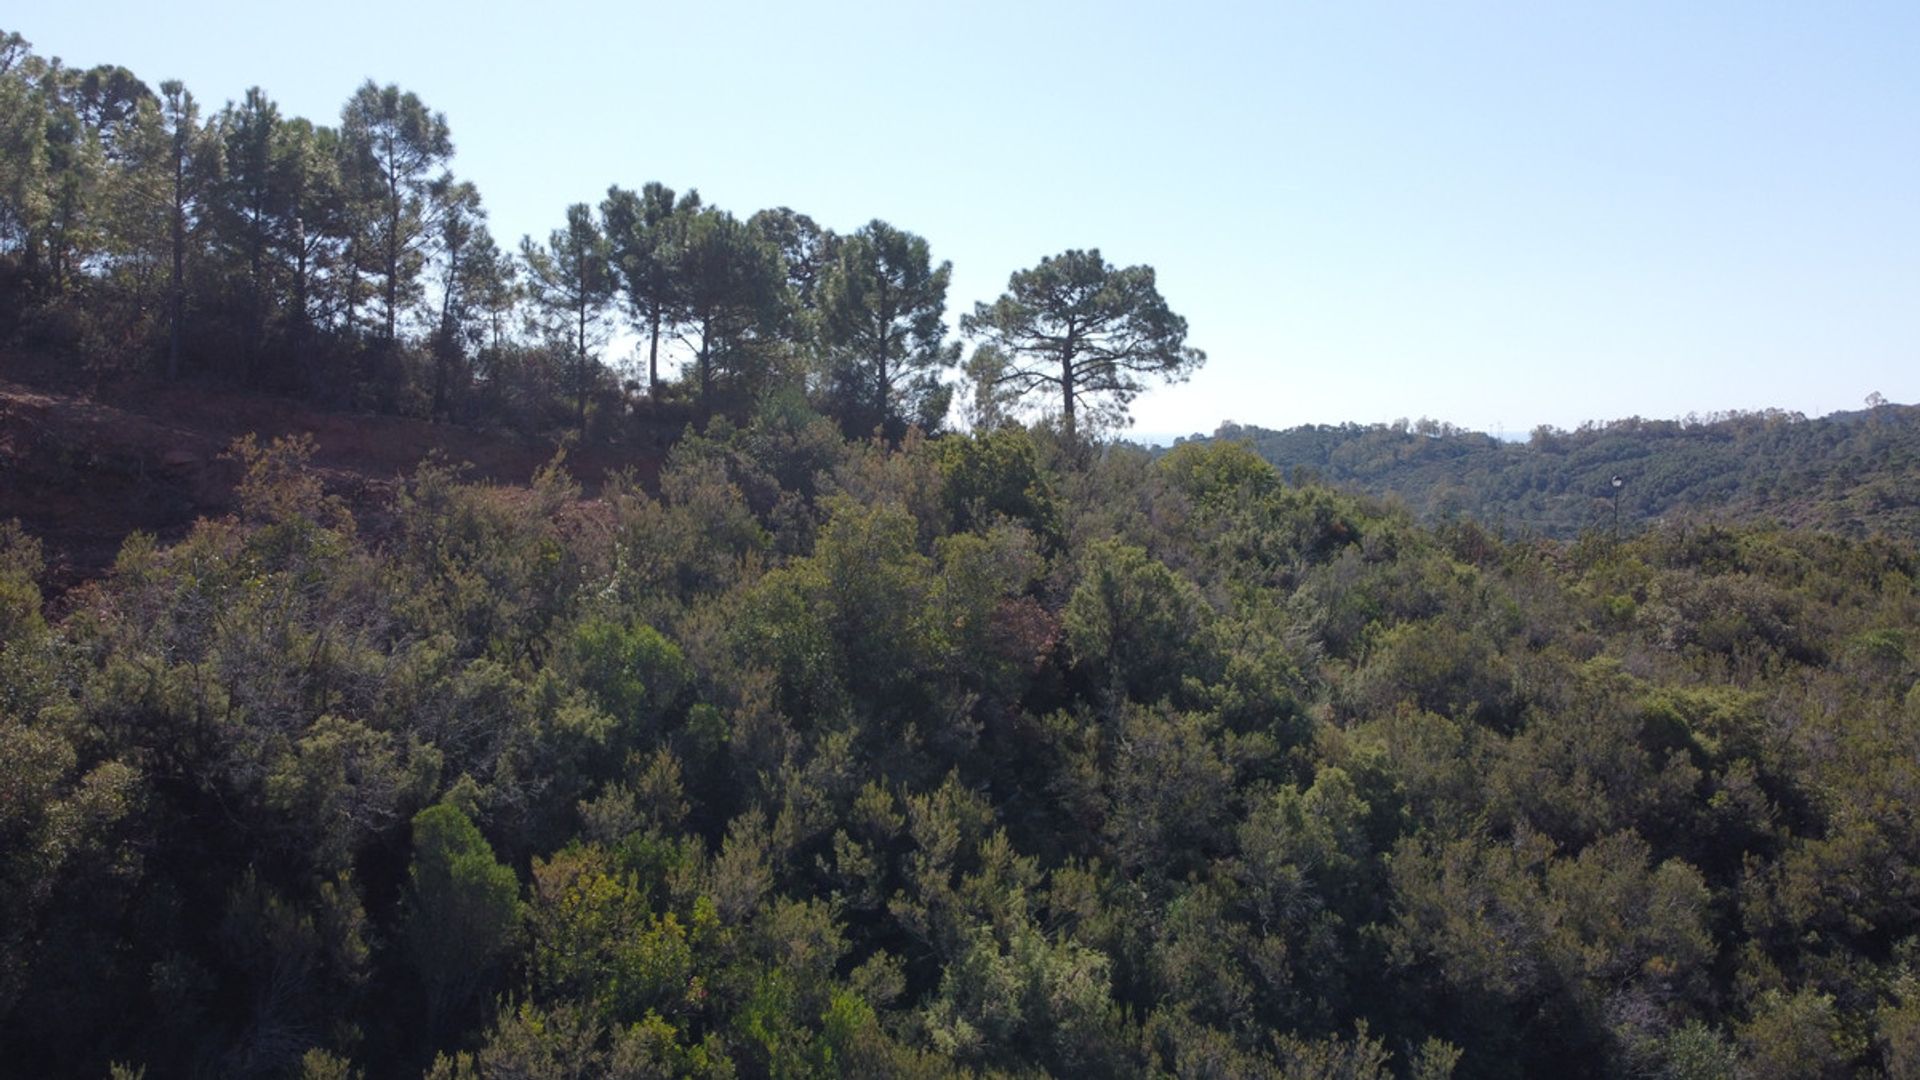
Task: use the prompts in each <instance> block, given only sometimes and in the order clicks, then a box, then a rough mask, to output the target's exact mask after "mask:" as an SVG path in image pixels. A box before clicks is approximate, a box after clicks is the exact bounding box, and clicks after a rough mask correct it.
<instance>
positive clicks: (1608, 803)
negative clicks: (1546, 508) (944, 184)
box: [0, 406, 1920, 1076]
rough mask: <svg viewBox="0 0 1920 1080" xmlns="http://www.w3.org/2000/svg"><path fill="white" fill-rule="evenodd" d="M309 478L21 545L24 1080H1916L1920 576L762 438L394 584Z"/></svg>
mask: <svg viewBox="0 0 1920 1080" xmlns="http://www.w3.org/2000/svg"><path fill="white" fill-rule="evenodd" d="M303 449H304V448H303V446H302V445H301V444H300V443H297V442H286V443H278V444H274V445H270V446H265V447H262V446H257V445H256V446H242V447H241V448H240V451H239V452H240V453H241V454H242V456H243V457H244V459H245V460H246V461H247V463H248V466H247V474H246V478H245V480H244V482H243V484H242V488H241V495H240V498H241V510H240V512H239V513H238V514H236V515H235V516H233V517H231V518H228V519H224V520H217V521H205V522H203V523H202V524H201V525H200V526H198V527H197V528H196V529H195V530H194V531H193V533H192V534H191V535H190V536H189V537H187V538H186V539H185V540H184V541H183V542H182V543H180V544H177V545H174V546H172V547H161V546H158V545H156V544H154V543H152V542H149V541H143V540H140V539H138V538H136V539H135V540H134V541H133V542H130V543H129V544H128V545H127V547H126V549H125V551H124V552H123V553H122V555H121V557H120V559H119V561H118V562H117V564H116V565H115V567H114V568H113V570H112V572H111V573H110V574H109V575H108V576H107V577H106V578H105V579H103V580H101V581H99V582H96V583H93V584H90V585H86V586H83V587H81V588H79V589H76V590H74V591H72V592H70V593H68V594H67V596H66V597H65V598H63V601H62V603H61V604H60V605H59V606H58V608H57V609H55V610H45V609H44V607H43V605H42V603H41V601H40V597H39V594H38V592H37V590H36V589H35V586H34V571H35V566H36V551H35V544H34V542H33V541H32V540H31V538H29V537H26V536H24V535H22V534H20V533H18V532H17V531H14V532H10V533H9V534H8V537H7V541H6V545H5V552H6V557H5V560H4V564H5V567H6V577H5V581H6V582H7V584H6V588H5V592H4V598H5V608H4V613H0V619H4V622H0V640H4V642H5V646H4V651H0V743H3V744H4V746H3V747H0V754H4V755H5V759H6V760H7V761H8V763H9V766H8V769H7V770H6V773H5V775H6V777H7V785H8V787H7V791H6V799H5V802H4V803H3V804H0V807H4V814H5V816H4V818H3V819H0V830H4V836H5V844H4V846H0V851H4V852H5V856H4V857H5V860H6V862H5V868H4V874H3V875H0V881H4V883H5V887H4V892H3V893H0V897H4V903H5V905H6V911H5V913H4V918H0V927H4V931H3V932H4V933H5V935H6V940H5V943H4V950H3V952H0V955H4V956H5V958H6V967H5V969H4V971H0V1010H3V1011H0V1017H4V1021H3V1022H0V1040H4V1048H3V1049H4V1056H5V1060H7V1061H8V1062H9V1063H10V1066H9V1067H10V1068H12V1069H15V1070H18V1071H20V1072H21V1073H22V1074H28V1075H49V1074H99V1073H100V1072H102V1071H104V1070H105V1069H106V1068H107V1066H108V1065H109V1064H110V1063H120V1064H122V1065H125V1066H127V1067H130V1068H138V1067H141V1066H144V1067H146V1068H148V1069H149V1070H150V1071H151V1074H152V1075H175V1074H186V1073H219V1074H250V1075H287V1074H298V1073H304V1074H305V1075H342V1074H345V1073H347V1072H349V1071H351V1070H352V1069H364V1070H366V1071H367V1072H368V1073H369V1074H370V1075H411V1074H413V1073H414V1072H417V1071H422V1070H429V1069H430V1070H432V1071H434V1072H435V1074H436V1075H468V1074H473V1075H494V1076H507V1075H514V1076H522V1075H537V1076H547V1075H551V1076H561V1075H581V1074H609V1075H616V1074H617V1075H658V1074H689V1073H691V1074H715V1075H729V1074H730V1075H803V1074H806V1075H834V1074H842V1073H844V1074H859V1075H885V1074H914V1075H922V1074H924V1075H946V1074H956V1073H973V1074H978V1075H988V1074H995V1073H1006V1074H1017V1073H1030V1072H1035V1071H1044V1072H1048V1073H1052V1074H1057V1075H1138V1074H1144V1073H1150V1072H1163V1073H1169V1074H1178V1075H1263V1074H1264V1075H1355V1076H1366V1075H1389V1074H1391V1075H1420V1076H1433V1075H1446V1074H1447V1072H1448V1069H1449V1068H1450V1067H1451V1068H1453V1069H1454V1070H1455V1073H1456V1074H1457V1075H1463V1076H1501V1075H1532V1074H1537V1073H1540V1072H1544V1071H1548V1070H1549V1069H1552V1070H1557V1071H1566V1072H1571V1073H1573V1074H1577V1075H1615V1074H1624V1073H1632V1074H1655V1075H1674V1076H1721V1075H1754V1076H1804V1075H1851V1074H1853V1073H1855V1072H1856V1071H1858V1070H1874V1069H1878V1070H1880V1071H1881V1072H1883V1073H1884V1074H1886V1075H1909V1074H1911V1072H1912V1071H1913V1069H1914V1068H1915V1059H1914V1056H1913V1055H1914V1053H1915V1047H1916V1046H1920V1000H1916V998H1915V996H1914V994H1915V992H1914V989H1913V987H1914V986H1915V972H1914V967H1913V965H1914V962H1915V957H1914V941H1915V938H1914V934H1915V931H1916V929H1917V928H1920V907H1917V906H1916V905H1917V904H1920V872H1917V871H1916V866H1915V863H1914V860H1913V858H1912V854H1911V853H1912V852H1913V851H1914V843H1915V836H1914V828H1915V826H1914V819H1913V814H1912V807H1913V806H1914V805H1915V801H1914V795H1915V790H1914V789H1915V786H1916V781H1920V755H1916V753H1915V749H1916V747H1915V736H1914V733H1915V731H1916V730H1917V729H1916V725H1917V724H1920V691H1916V690H1915V689H1914V683H1915V673H1916V664H1915V656H1914V648H1915V644H1914V641H1913V627H1914V625H1915V615H1916V599H1915V596H1914V592H1913V579H1914V574H1915V570H1916V563H1915V553H1914V551H1913V549H1912V547H1911V546H1910V544H1906V543H1900V542H1895V541H1892V540H1886V539H1864V540H1856V539H1848V538H1844V537H1839V536H1835V535H1831V534H1819V533H1810V532H1788V531H1780V530H1777V529H1766V528H1756V527H1748V528H1741V529H1729V528H1724V527H1718V526H1709V527H1697V528H1690V527H1684V526H1676V527H1673V528H1663V529H1656V530H1652V531H1648V532H1645V533H1640V534H1634V535H1629V536H1626V537H1623V538H1622V539H1620V540H1619V541H1617V542H1616V541H1614V540H1612V539H1610V538H1607V537H1604V536H1598V535H1594V536H1589V537H1587V538H1585V539H1584V540H1582V541H1580V542H1578V543H1574V544H1563V543H1559V542H1553V541H1544V540H1542V541H1531V542H1524V543H1522V542H1515V543H1503V542H1501V541H1498V540H1496V539H1494V538H1492V537H1491V536H1489V535H1488V534H1487V533H1486V532H1484V531H1483V530H1481V529H1479V528H1477V527H1475V526H1473V525H1471V524H1455V525H1451V526H1448V527H1446V528H1443V529H1440V530H1437V531H1435V530H1429V529H1425V528H1423V527H1421V526H1418V525H1416V524H1414V523H1413V522H1411V521H1410V520H1409V519H1408V518H1407V517H1406V516H1405V514H1404V512H1400V511H1387V510H1384V509H1382V508H1381V507H1379V506H1378V505H1375V504H1371V503H1368V502H1365V501H1363V500H1360V499H1357V498H1355V497H1352V496H1347V495H1343V494H1339V493H1337V492H1334V491H1331V490H1329V489H1326V488H1322V487H1317V486H1304V487H1303V486H1294V485H1290V484H1287V483H1285V482H1283V481H1282V480H1281V478H1280V477H1279V476H1278V474H1277V473H1276V472H1275V471H1274V470H1273V469H1272V468H1271V467H1270V466H1268V465H1267V464H1265V463H1264V462H1262V461H1260V460H1259V459H1258V458H1257V457H1255V456H1254V455H1253V454H1252V453H1251V452H1250V451H1248V450H1246V449H1245V448H1243V447H1237V446H1234V445H1230V444H1229V445H1218V446H1201V445H1192V446H1185V447H1181V448H1179V449H1178V450H1176V451H1174V452H1173V453H1172V454H1169V455H1166V456H1164V457H1162V458H1160V459H1158V460H1153V459H1150V458H1149V457H1148V456H1147V455H1145V454H1144V453H1141V452H1135V451H1129V450H1125V449H1112V450H1109V451H1106V452H1103V453H1099V454H1096V455H1093V456H1091V457H1089V456H1088V453H1087V451H1086V450H1085V449H1084V448H1081V447H1079V446H1077V445H1073V444H1062V443H1059V442H1056V441H1054V439H1053V438H1052V437H1050V436H1047V435H1045V434H1044V433H1030V432H1028V431H1025V430H1023V429H1020V428H1016V427H1010V428H1005V429H1002V430H999V431H996V432H993V433H990V434H983V435H978V436H973V437H957V436H956V437H949V438H946V439H942V440H937V441H928V440H921V439H917V438H909V440H908V441H907V442H906V443H905V444H904V445H902V446H900V447H898V448H888V447H887V446H885V445H884V444H875V443H852V442H847V441H844V440H843V438H842V437H841V436H840V434H839V433H838V432H837V431H836V430H834V428H833V425H832V423H831V421H829V420H826V419H824V418H821V417H818V416H817V415H814V414H811V413H808V412H806V411H804V410H796V409H791V408H785V409H783V408H779V407H774V406H769V407H768V408H767V409H765V410H763V411H762V412H761V413H760V414H758V415H756V416H755V417H754V419H753V420H752V421H751V422H750V423H748V424H747V425H745V426H743V427H738V428H735V427H733V426H732V425H729V424H725V423H724V422H722V423H721V424H720V425H718V426H717V429H716V430H714V431H711V432H709V434H707V435H705V436H696V437H691V438H689V439H687V440H685V441H683V442H681V443H680V444H678V445H677V446H676V447H675V448H674V450H673V452H672V455H671V458H670V461H669V464H668V466H667V468H666V470H665V471H664V473H663V475H662V477H661V480H660V494H659V496H658V497H655V496H652V495H649V494H646V493H645V492H643V491H640V490H637V489H636V488H634V487H631V486H628V485H624V484H621V483H619V482H615V483H612V484H610V485H609V486H608V487H607V488H606V489H605V490H604V491H603V493H602V496H601V497H600V498H599V499H597V500H590V501H588V500H581V499H579V498H578V492H577V490H576V489H575V488H574V487H573V486H572V485H571V483H570V481H569V480H568V478H567V476H566V474H565V471H564V467H563V466H556V467H554V468H553V469H551V470H549V471H547V472H546V473H545V474H544V475H543V476H542V478H541V479H540V480H539V481H538V482H537V483H536V484H535V485H533V486H532V487H531V488H502V487H495V486H492V485H485V484H475V483H467V482H463V481H462V479H461V477H460V473H459V471H458V470H457V469H453V468H450V467H448V466H445V465H438V464H431V463H430V464H427V465H423V466H422V467H421V468H420V469H419V470H418V471H417V472H415V473H414V474H413V475H412V476H411V477H410V478H409V479H408V480H407V481H406V483H405V485H404V488H403V490H402V491H401V492H400V494H399V495H398V498H397V504H396V506H395V507H394V512H395V514H396V515H397V517H396V524H395V526H394V527H393V528H391V529H390V530H388V533H387V538H386V539H385V540H383V541H381V542H379V543H377V544H376V543H372V542H370V541H368V540H367V539H366V538H364V536H363V535H362V533H361V532H360V531H359V529H358V528H357V525H356V522H355V521H354V519H353V518H352V516H351V515H350V514H349V513H348V512H346V510H345V509H344V508H343V506H342V505H341V504H340V503H338V502H337V501H336V500H334V499H332V498H331V497H329V496H327V495H326V494H324V492H323V491H322V490H321V488H320V487H319V485H318V484H317V483H316V482H315V480H314V478H313V477H312V475H311V474H310V473H309V472H308V471H307V470H306V468H305V466H304V464H303V461H302V455H303Z"/></svg>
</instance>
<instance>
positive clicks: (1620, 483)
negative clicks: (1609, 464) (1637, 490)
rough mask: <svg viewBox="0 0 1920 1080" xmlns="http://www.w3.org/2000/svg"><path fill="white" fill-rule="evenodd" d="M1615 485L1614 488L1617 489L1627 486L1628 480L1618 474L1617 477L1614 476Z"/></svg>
mask: <svg viewBox="0 0 1920 1080" xmlns="http://www.w3.org/2000/svg"><path fill="white" fill-rule="evenodd" d="M1613 486H1614V488H1615V489H1616V490H1618V489H1619V488H1623V487H1626V486H1627V482H1626V480H1624V479H1622V478H1621V477H1618V476H1616V477H1614V478H1613Z"/></svg>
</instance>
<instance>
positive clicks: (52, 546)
mask: <svg viewBox="0 0 1920 1080" xmlns="http://www.w3.org/2000/svg"><path fill="white" fill-rule="evenodd" d="M249 433H251V434H254V435H255V436H257V437H258V438H259V439H260V440H261V441H263V442H264V441H267V440H271V439H274V438H278V437H282V436H288V435H297V434H303V433H304V434H307V435H310V436H312V438H313V441H314V457H313V464H314V466H315V467H316V468H317V469H318V470H319V472H320V474H321V476H322V478H323V479H324V481H325V483H326V485H327V488H328V490H330V491H331V492H333V493H335V494H338V495H341V496H342V497H344V498H345V499H346V500H347V501H348V503H349V505H351V506H352V507H353V508H354V510H355V512H356V514H359V513H362V512H366V513H372V514H376V515H377V514H378V513H379V512H380V510H381V509H382V508H384V506H385V505H386V504H387V502H388V499H389V497H390V495H391V492H392V490H393V487H394V485H395V484H396V483H397V482H398V480H399V479H400V478H401V477H403V476H405V475H406V474H407V473H409V472H411V471H413V469H414V468H415V467H416V466H417V465H418V464H419V463H420V462H421V461H422V460H423V459H424V458H426V457H427V456H428V455H429V454H430V453H432V452H434V451H436V450H437V451H439V452H440V453H441V454H443V455H444V456H445V457H446V459H447V460H448V461H450V462H465V463H468V464H470V465H471V466H472V472H471V473H470V475H471V476H472V477H473V478H475V479H483V480H488V481H492V482H495V483H502V484H522V483H526V482H527V481H528V480H529V479H530V478H531V477H532V476H533V474H534V472H535V471H536V470H538V469H539V468H540V467H541V466H542V465H544V464H546V463H547V462H548V461H550V460H551V459H552V458H553V455H554V453H555V451H556V450H557V446H556V444H555V443H554V442H553V441H551V440H539V439H528V438H521V437H515V436H511V435H497V434H491V433H487V432H482V431H477V430H474V429H472V428H466V427H461V426H458V425H453V424H434V423H427V422H426V421H422V420H410V419H405V418H401V417H392V416H372V415H365V414H354V413H336V412H326V411H323V410H318V409H314V408H312V407H310V406H306V405H303V404H301V403H299V402H297V401H293V400H290V399H286V398H277V397H269V396H265V395H257V394H246V393H241V392H237V391H234V390H232V389H229V388H222V387H211V386H204V385H192V384H181V385H164V384H158V385H152V384H150V385H140V386H128V387H124V388H120V389H117V390H114V391H110V392H98V393H95V392H85V391H82V390H78V389H73V388H69V387H62V386H59V385H58V384H57V383H53V382H50V381H43V380H32V381H27V380H23V379H18V378H16V377H14V375H13V374H10V373H9V372H7V370H6V365H0V521H4V520H7V519H9V518H17V519H19V521H20V523H21V525H22V526H23V527H24V528H25V529H26V530H27V531H28V532H29V533H31V534H33V535H34V536H36V537H39V538H40V540H41V542H42V544H43V545H44V546H45V549H46V555H47V563H48V566H47V574H46V578H45V581H44V584H45V586H46V587H47V589H48V590H49V591H50V592H61V591H64V590H65V589H67V588H69V587H71V586H72V585H74V584H76V583H78V582H81V581H85V580H89V579H91V578H94V577H97V576H99V575H100V574H101V573H103V572H104V571H105V570H106V569H107V568H108V567H109V566H111V565H112V563H113V559H114V556H115V555H116V554H117V553H118V552H119V550H120V545H121V544H122V542H124V541H125V539H126V538H127V536H128V535H129V534H131V533H133V532H135V531H144V532H149V533H153V534H155V535H156V536H158V537H159V538H160V539H162V540H164V541H171V540H175V539H178V538H179V537H181V536H184V535H185V534H186V532H187V530H188V529H190V528H191V527H192V526H193V522H194V521H195V520H196V519H197V518H201V517H214V516H218V515H221V514H225V513H227V512H229V511H230V510H231V509H232V505H233V489H234V484H235V482H236V481H237V480H238V479H239V476H240V469H239V466H238V464H237V463H236V462H235V461H234V460H232V459H231V458H230V457H229V456H228V455H227V450H228V448H229V447H230V446H231V445H232V444H233V442H234V440H235V439H238V438H240V437H241V436H243V435H247V434H249ZM669 434H670V433H667V432H661V433H659V435H658V436H657V437H655V438H652V439H650V440H649V442H650V443H651V444H652V445H650V446H645V447H641V448H634V447H611V448H609V447H587V448H582V449H574V450H570V451H569V452H568V454H567V458H566V467H567V470H568V472H570V473H572V474H573V476H574V477H575V478H577V479H578V480H580V482H581V483H582V485H583V487H584V488H585V489H586V491H587V492H588V493H589V494H591V493H593V492H594V491H596V490H597V489H598V487H599V484H600V483H601V481H602V480H603V479H604V478H605V477H606V476H607V475H608V474H609V473H611V472H613V471H615V470H618V469H621V468H631V469H633V470H634V472H635V473H636V474H638V475H639V477H640V478H641V480H642V481H643V482H645V483H647V484H649V485H651V484H652V482H653V480H654V479H655V477H656V475H657V473H658V469H659V461H660V457H661V453H662V451H661V449H660V448H659V447H660V446H661V445H663V444H664V443H665V441H666V439H667V438H668V437H669Z"/></svg>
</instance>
